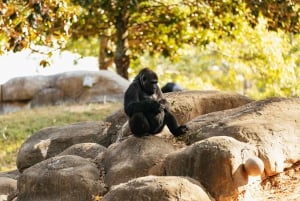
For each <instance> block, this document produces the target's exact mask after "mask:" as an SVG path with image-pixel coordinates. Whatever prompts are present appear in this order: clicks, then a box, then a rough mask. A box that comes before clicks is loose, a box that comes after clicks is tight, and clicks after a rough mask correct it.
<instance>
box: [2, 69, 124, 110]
mask: <svg viewBox="0 0 300 201" xmlns="http://www.w3.org/2000/svg"><path fill="white" fill-rule="evenodd" d="M128 86H129V81H128V80H125V79H124V78H122V77H121V76H119V75H117V74H115V73H113V72H111V71H107V70H100V71H71V72H65V73H60V74H56V75H49V76H26V77H17V78H13V79H11V80H9V81H7V82H6V83H4V84H3V85H1V87H0V90H1V97H0V105H1V108H0V113H8V112H14V111H17V110H19V109H23V108H32V107H37V106H43V105H57V104H62V103H105V102H120V101H122V100H123V95H124V92H125V90H126V89H127V87H128Z"/></svg>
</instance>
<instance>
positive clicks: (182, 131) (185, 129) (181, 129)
mask: <svg viewBox="0 0 300 201" xmlns="http://www.w3.org/2000/svg"><path fill="white" fill-rule="evenodd" d="M188 131H189V129H188V127H187V126H186V125H182V126H178V127H177V128H176V130H175V131H174V133H173V135H174V136H175V137H178V136H181V135H183V134H185V133H186V132H188Z"/></svg>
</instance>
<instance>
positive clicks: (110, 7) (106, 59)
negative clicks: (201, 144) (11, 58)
mask: <svg viewBox="0 0 300 201" xmlns="http://www.w3.org/2000/svg"><path fill="white" fill-rule="evenodd" d="M0 8H1V13H0V14H1V15H0V28H1V29H0V43H1V47H0V48H1V49H0V51H1V52H2V53H3V52H5V51H8V50H14V51H19V50H21V49H22V48H27V47H32V46H31V45H30V44H31V42H34V43H35V44H41V45H42V44H46V45H52V46H55V47H61V46H63V45H64V44H65V39H66V38H67V37H69V38H71V39H73V41H76V42H80V41H84V42H83V43H84V44H83V45H82V48H80V51H82V50H84V51H86V50H87V49H95V48H94V46H91V44H92V42H93V41H98V46H100V47H101V48H100V50H99V51H97V54H98V55H101V56H100V57H99V64H100V68H101V69H103V68H104V69H106V68H107V67H108V66H109V65H110V64H111V63H112V62H114V63H115V66H116V71H117V73H119V74H120V75H122V76H123V77H125V78H128V77H129V74H128V73H130V72H131V71H129V70H134V69H133V68H132V67H134V66H136V65H139V66H141V65H143V66H145V65H146V64H147V62H148V63H150V64H151V62H152V61H150V60H151V59H153V58H155V59H159V61H164V62H166V63H165V64H164V65H160V67H159V68H160V69H162V70H161V71H163V70H165V69H163V68H164V67H163V66H166V64H170V65H168V67H167V68H168V70H171V71H173V72H175V71H176V72H177V71H179V72H181V73H184V74H186V77H188V78H191V77H193V78H195V80H197V82H196V83H203V84H204V85H206V86H209V85H210V86H212V87H215V88H220V89H224V87H227V89H229V88H230V89H235V90H239V89H241V87H242V86H246V85H247V86H248V84H245V83H247V82H248V81H249V80H250V82H252V85H254V86H255V90H254V88H253V91H255V92H254V93H256V92H257V91H259V92H260V93H262V94H264V96H270V95H272V94H273V95H276V93H277V92H276V93H275V90H274V91H273V92H271V91H270V90H269V89H270V88H271V87H273V88H274V89H276V90H278V91H279V92H280V93H279V92H278V93H277V94H281V92H282V94H289V95H295V94H297V91H298V89H296V88H295V87H292V86H293V85H294V84H295V83H296V82H295V81H288V82H287V81H286V80H285V79H282V78H286V77H288V78H290V77H291V76H289V74H287V73H286V72H292V73H295V75H296V77H294V78H295V79H294V78H293V79H292V80H299V79H298V78H299V77H298V74H299V61H298V60H297V58H298V56H299V48H297V47H296V45H297V44H298V32H299V8H300V6H299V2H298V1H278V0H267V1H248V0H215V1H212V0H162V1H155V0H154V1H146V0H124V1H117V0H101V1H99V0H88V1H86V0H60V1H53V0H51V1H50V0H46V1H41V0H29V1H17V0H10V1H8V0H7V1H2V2H1V3H0ZM262 21H264V23H261V22H262ZM262 24H263V27H264V28H259V27H262ZM71 25H72V26H71ZM268 37H269V39H272V40H267V39H268ZM99 39H100V40H99ZM278 41H280V42H278ZM272 43H274V44H272ZM286 44H288V45H286ZM73 47H74V46H72V44H71V45H70V46H67V48H73ZM77 48H78V47H77ZM279 50H281V51H279ZM194 53H197V55H194ZM145 55H148V57H145ZM190 55H193V56H194V58H192V61H194V60H195V62H197V63H198V64H201V65H194V63H191V62H190V61H189V60H191V57H190ZM163 57H165V58H169V60H168V61H167V60H165V58H163ZM144 58H147V59H148V60H149V61H147V62H145V60H143V59H144ZM208 58H210V59H208ZM182 62H185V63H182ZM275 62H277V63H275ZM179 63H180V65H179ZM42 64H43V63H42ZM154 64H156V63H155V62H152V66H158V65H154ZM171 64H172V65H171ZM189 65H190V66H189ZM283 66H284V67H285V68H286V69H288V71H284V70H282V69H280V68H282V67H283ZM159 68H158V70H159ZM297 73H298V74H297ZM164 75H165V76H167V75H166V74H164ZM199 77H200V78H201V80H199ZM242 77H243V80H244V81H243V82H245V83H242V84H241V83H240V82H241V79H242ZM252 79H255V80H256V81H255V83H254V82H253V81H251V80H252ZM279 80H281V81H279ZM189 81H190V80H189V79H188V80H187V82H189ZM193 82H194V81H193ZM224 83H226V85H224ZM287 83H289V84H287ZM195 85H197V84H195ZM198 85H199V84H198ZM250 85H251V84H250ZM246 88H247V90H245V91H248V93H250V91H251V90H252V89H250V88H249V87H246Z"/></svg>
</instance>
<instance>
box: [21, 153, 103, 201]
mask: <svg viewBox="0 0 300 201" xmlns="http://www.w3.org/2000/svg"><path fill="white" fill-rule="evenodd" d="M99 178H100V175H99V170H98V169H97V167H96V165H95V164H94V163H92V162H90V161H89V160H87V159H84V158H81V157H79V156H71V155H66V156H58V157H52V158H49V159H47V160H44V161H42V162H40V163H38V164H35V165H33V166H31V167H30V168H28V169H26V170H25V171H24V172H23V173H22V174H21V175H20V177H19V179H18V199H17V201H37V200H40V201H53V200H72V201H83V200H92V198H93V197H94V196H96V195H99V194H103V193H104V192H105V188H104V186H102V185H101V181H100V180H99Z"/></svg>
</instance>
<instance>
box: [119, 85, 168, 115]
mask: <svg viewBox="0 0 300 201" xmlns="http://www.w3.org/2000/svg"><path fill="white" fill-rule="evenodd" d="M141 96H143V94H142V89H140V87H139V86H138V84H132V85H130V86H129V88H128V89H127V91H126V93H125V96H124V110H125V113H126V114H127V115H128V116H129V117H131V116H132V115H134V114H135V113H139V112H142V113H149V112H153V113H159V112H161V111H162V109H163V108H162V106H161V104H160V103H159V102H158V101H156V100H151V99H148V100H147V99H146V100H141V98H140V97H141Z"/></svg>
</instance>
